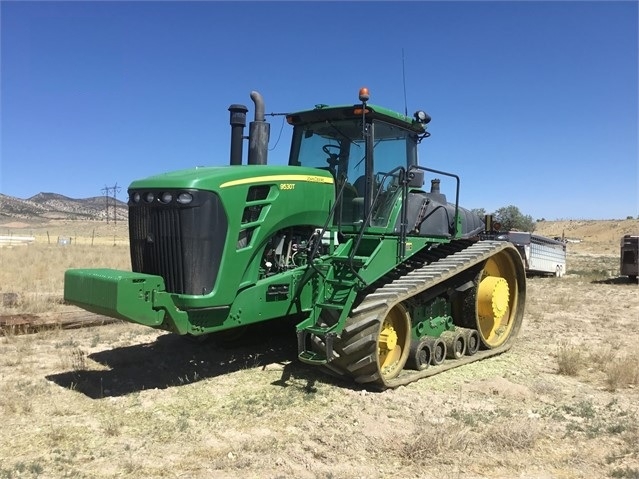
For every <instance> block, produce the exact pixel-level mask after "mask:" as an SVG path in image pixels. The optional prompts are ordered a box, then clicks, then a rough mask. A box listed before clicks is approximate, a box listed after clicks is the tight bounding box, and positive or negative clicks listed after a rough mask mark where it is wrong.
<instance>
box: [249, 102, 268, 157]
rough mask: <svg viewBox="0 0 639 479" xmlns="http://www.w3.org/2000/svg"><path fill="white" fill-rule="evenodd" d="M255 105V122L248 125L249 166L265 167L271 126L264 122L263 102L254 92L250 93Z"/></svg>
mask: <svg viewBox="0 0 639 479" xmlns="http://www.w3.org/2000/svg"><path fill="white" fill-rule="evenodd" d="M251 100H253V103H255V121H252V122H251V123H250V124H249V152H248V164H249V165H266V161H267V155H268V140H269V135H270V127H271V125H270V124H269V123H267V122H266V121H264V100H263V99H262V95H260V94H259V93H258V92H256V91H252V92H251Z"/></svg>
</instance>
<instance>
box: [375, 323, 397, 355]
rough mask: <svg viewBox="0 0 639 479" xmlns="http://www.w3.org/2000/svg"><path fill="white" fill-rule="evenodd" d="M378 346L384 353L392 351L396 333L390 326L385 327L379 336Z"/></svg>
mask: <svg viewBox="0 0 639 479" xmlns="http://www.w3.org/2000/svg"><path fill="white" fill-rule="evenodd" d="M379 346H380V349H385V350H386V351H392V350H393V349H395V346H397V332H396V331H395V328H393V327H392V326H388V325H385V327H384V329H383V330H382V332H381V333H380V334H379Z"/></svg>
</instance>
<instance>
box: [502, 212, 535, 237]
mask: <svg viewBox="0 0 639 479" xmlns="http://www.w3.org/2000/svg"><path fill="white" fill-rule="evenodd" d="M493 215H494V217H495V221H498V222H499V223H501V229H502V230H503V231H511V230H517V231H528V232H530V233H532V232H533V231H535V221H534V220H533V219H532V216H530V215H524V214H523V213H522V212H521V211H519V208H517V207H516V206H514V205H509V206H504V207H502V208H499V209H498V210H497V211H495V212H494V213H493Z"/></svg>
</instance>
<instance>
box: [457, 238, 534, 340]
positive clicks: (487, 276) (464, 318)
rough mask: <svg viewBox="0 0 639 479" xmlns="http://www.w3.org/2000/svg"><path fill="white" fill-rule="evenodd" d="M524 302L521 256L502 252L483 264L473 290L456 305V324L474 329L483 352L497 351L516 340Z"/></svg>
mask: <svg viewBox="0 0 639 479" xmlns="http://www.w3.org/2000/svg"><path fill="white" fill-rule="evenodd" d="M525 299H526V274H525V270H524V265H523V263H522V261H521V256H520V255H519V252H518V251H517V250H516V249H515V248H514V247H508V248H505V249H503V250H501V251H499V252H498V253H496V254H494V255H493V256H491V257H490V258H488V260H486V262H485V263H484V265H483V267H482V269H481V271H480V272H479V274H478V275H477V277H476V278H475V281H474V287H473V288H470V289H469V290H468V291H467V292H465V293H464V296H463V297H462V299H461V301H459V302H458V303H457V304H456V306H455V309H456V310H457V311H456V312H455V313H454V315H453V316H454V320H455V324H457V325H459V326H463V327H465V328H468V329H476V330H477V331H478V333H479V339H480V342H481V346H483V347H484V348H486V349H493V348H497V347H499V346H502V345H503V344H505V343H507V342H508V341H510V340H511V339H512V338H514V337H515V336H517V333H518V332H519V328H520V327H521V322H522V319H523V315H524V305H525Z"/></svg>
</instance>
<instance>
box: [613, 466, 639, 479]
mask: <svg viewBox="0 0 639 479" xmlns="http://www.w3.org/2000/svg"><path fill="white" fill-rule="evenodd" d="M610 477H614V478H619V479H639V469H638V468H636V467H630V466H626V467H618V468H616V469H613V470H612V472H611V473H610Z"/></svg>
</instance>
